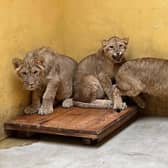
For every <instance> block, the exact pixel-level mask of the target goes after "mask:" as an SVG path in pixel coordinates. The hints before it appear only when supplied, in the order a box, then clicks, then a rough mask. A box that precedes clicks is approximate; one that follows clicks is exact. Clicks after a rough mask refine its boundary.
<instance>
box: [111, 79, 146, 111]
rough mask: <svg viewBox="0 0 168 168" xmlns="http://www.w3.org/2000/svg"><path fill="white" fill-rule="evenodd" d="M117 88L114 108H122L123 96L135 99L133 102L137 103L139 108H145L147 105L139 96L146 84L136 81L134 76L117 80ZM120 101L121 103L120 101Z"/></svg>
mask: <svg viewBox="0 0 168 168" xmlns="http://www.w3.org/2000/svg"><path fill="white" fill-rule="evenodd" d="M116 82H117V87H115V90H116V91H114V95H113V97H117V98H115V100H114V101H115V102H114V108H116V107H118V108H120V106H121V96H129V97H133V100H134V101H135V103H137V105H138V106H140V107H141V108H144V106H145V103H144V102H143V100H142V99H141V98H140V97H139V94H140V93H141V92H142V91H143V90H144V87H145V86H144V84H143V83H142V82H141V81H140V80H138V79H136V77H134V76H124V77H122V78H121V77H120V78H117V81H116ZM118 99H119V100H120V101H118Z"/></svg>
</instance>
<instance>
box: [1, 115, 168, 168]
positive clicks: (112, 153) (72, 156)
mask: <svg viewBox="0 0 168 168" xmlns="http://www.w3.org/2000/svg"><path fill="white" fill-rule="evenodd" d="M0 168H168V118H141V119H138V120H137V121H136V122H134V123H133V124H131V125H130V126H128V127H127V128H126V129H124V130H123V131H121V132H120V133H119V134H117V135H115V136H114V137H113V138H111V139H109V140H108V141H107V142H106V143H104V144H103V145H101V146H97V147H89V146H84V145H81V144H80V143H79V142H78V141H76V140H75V141H74V140H72V139H69V138H66V139H65V138H63V139H60V138H58V139H57V138H55V139H52V138H49V139H47V138H46V139H45V138H44V140H41V141H39V142H36V143H33V144H32V145H28V146H22V147H13V148H9V149H1V150H0Z"/></svg>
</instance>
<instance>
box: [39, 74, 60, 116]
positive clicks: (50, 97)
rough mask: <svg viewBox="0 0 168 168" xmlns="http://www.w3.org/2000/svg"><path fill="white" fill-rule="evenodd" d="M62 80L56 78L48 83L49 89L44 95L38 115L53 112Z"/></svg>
mask: <svg viewBox="0 0 168 168" xmlns="http://www.w3.org/2000/svg"><path fill="white" fill-rule="evenodd" d="M59 83H60V80H59V79H58V77H57V76H56V77H54V78H53V79H51V80H50V81H49V82H48V85H47V88H46V90H45V93H44V95H43V100H42V105H41V107H40V110H39V112H38V114H41V115H45V114H49V113H52V112H53V105H54V100H55V97H56V93H57V89H58V87H59Z"/></svg>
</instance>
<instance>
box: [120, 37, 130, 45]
mask: <svg viewBox="0 0 168 168" xmlns="http://www.w3.org/2000/svg"><path fill="white" fill-rule="evenodd" d="M122 40H123V42H124V43H125V44H126V45H127V44H128V42H129V38H128V37H125V38H123V39H122Z"/></svg>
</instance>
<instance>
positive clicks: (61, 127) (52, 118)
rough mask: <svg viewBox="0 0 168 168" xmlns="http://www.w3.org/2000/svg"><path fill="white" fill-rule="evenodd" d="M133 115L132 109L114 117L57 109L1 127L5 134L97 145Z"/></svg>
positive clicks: (94, 111)
mask: <svg viewBox="0 0 168 168" xmlns="http://www.w3.org/2000/svg"><path fill="white" fill-rule="evenodd" d="M136 114H137V110H136V108H135V107H129V108H128V109H126V110H124V111H122V112H120V113H117V112H113V111H112V110H105V109H104V110H102V109H82V108H77V107H73V108H70V109H65V108H61V107H58V108H56V109H55V111H54V113H52V114H49V115H45V116H41V115H37V114H34V115H22V116H18V117H17V118H16V119H13V120H11V121H8V122H6V123H5V130H6V131H7V132H12V131H19V132H20V131H21V132H24V133H45V134H55V135H63V136H73V137H81V138H84V142H85V143H88V144H89V143H91V142H93V141H101V140H102V139H103V138H104V137H106V136H107V135H109V134H111V133H112V132H113V131H115V130H116V129H117V128H119V127H120V126H122V125H124V124H125V123H126V122H128V121H129V120H130V119H132V118H133V117H134V116H135V115H136Z"/></svg>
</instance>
